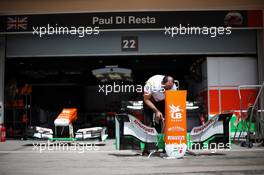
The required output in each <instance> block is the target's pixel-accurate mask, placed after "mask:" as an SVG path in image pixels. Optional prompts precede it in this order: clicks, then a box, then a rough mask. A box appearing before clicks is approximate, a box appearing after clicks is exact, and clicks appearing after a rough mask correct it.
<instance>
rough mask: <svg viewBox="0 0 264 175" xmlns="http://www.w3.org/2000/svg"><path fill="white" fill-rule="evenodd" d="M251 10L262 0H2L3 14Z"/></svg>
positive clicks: (262, 4) (0, 8) (1, 9)
mask: <svg viewBox="0 0 264 175" xmlns="http://www.w3.org/2000/svg"><path fill="white" fill-rule="evenodd" d="M217 9H218V10H223V9H228V10H234V9H236V10H250V9H254V10H256V9H264V2H263V1H262V0H239V1H238V0H232V1H231V0H221V1H212V0H196V1H194V0H143V1H142V0H133V1H124V0H99V1H98V0H97V1H96V0H89V1H87V0H75V1H72V0H46V1H36V0H12V1H10V0H1V2H0V13H4V14H19V13H20V14H21V13H54V12H81V11H82V12H89V11H97V12H100V11H120V10H121V11H133V10H134V11H139V10H217Z"/></svg>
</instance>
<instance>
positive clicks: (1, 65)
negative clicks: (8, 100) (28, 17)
mask: <svg viewBox="0 0 264 175" xmlns="http://www.w3.org/2000/svg"><path fill="white" fill-rule="evenodd" d="M4 72H5V37H4V36H0V124H2V123H4V105H3V104H4Z"/></svg>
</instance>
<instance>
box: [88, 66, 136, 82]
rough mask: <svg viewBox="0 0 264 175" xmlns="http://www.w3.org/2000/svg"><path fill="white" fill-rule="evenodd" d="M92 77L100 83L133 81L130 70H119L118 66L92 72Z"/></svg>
mask: <svg viewBox="0 0 264 175" xmlns="http://www.w3.org/2000/svg"><path fill="white" fill-rule="evenodd" d="M92 73H93V75H94V76H95V77H96V78H97V79H99V80H100V81H101V82H104V83H105V82H109V81H133V79H132V77H131V76H132V75H131V73H132V70H131V69H127V68H120V67H118V65H111V66H105V67H104V68H99V69H94V70H92Z"/></svg>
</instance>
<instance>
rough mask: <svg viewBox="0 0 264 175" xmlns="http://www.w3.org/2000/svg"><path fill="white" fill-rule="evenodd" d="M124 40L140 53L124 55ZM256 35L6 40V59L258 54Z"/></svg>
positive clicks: (154, 34) (108, 34) (161, 33)
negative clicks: (135, 42) (134, 42)
mask: <svg viewBox="0 0 264 175" xmlns="http://www.w3.org/2000/svg"><path fill="white" fill-rule="evenodd" d="M122 36H137V37H138V43H139V44H138V47H139V50H138V51H136V52H135V51H130V52H129V51H126V52H122V51H121V37H122ZM256 43H257V42H256V31H255V30H233V31H232V34H231V35H223V36H219V37H215V38H212V37H209V36H203V35H181V36H177V37H174V38H171V37H168V36H165V35H164V31H129V32H128V31H127V32H124V31H123V32H121V31H119V32H101V33H100V35H99V36H89V37H84V38H79V37H78V36H70V35H65V36H44V37H41V38H40V37H39V36H36V35H34V36H33V35H32V34H19V35H8V36H7V50H6V56H7V57H46V56H73V55H74V56H89V55H133V54H134V55H146V54H150V55H152V54H178V55H182V54H187V55H188V54H256V52H257V51H256Z"/></svg>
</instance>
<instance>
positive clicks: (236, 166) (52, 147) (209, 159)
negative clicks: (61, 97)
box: [0, 140, 264, 175]
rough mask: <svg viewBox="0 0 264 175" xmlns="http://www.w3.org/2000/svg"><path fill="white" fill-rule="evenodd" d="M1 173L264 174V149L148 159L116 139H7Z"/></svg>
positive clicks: (234, 147) (0, 145)
mask: <svg viewBox="0 0 264 175" xmlns="http://www.w3.org/2000/svg"><path fill="white" fill-rule="evenodd" d="M89 143H90V142H89ZM47 145H49V147H48V146H47ZM78 146H79V148H78ZM210 152H212V151H209V150H207V151H198V153H210ZM0 174H1V175H7V174H8V175H9V174H10V175H16V174H19V175H35V174H43V175H44V174H45V175H47V174H49V175H50V174H63V175H73V174H91V175H96V174H115V175H117V174H122V175H126V174H165V175H166V174H197V175H200V174H206V175H210V174H218V175H221V174H236V175H237V174H264V148H263V147H257V146H254V147H253V148H252V149H248V148H242V147H240V146H237V145H232V149H231V150H225V151H223V150H222V151H217V152H216V153H214V154H210V155H200V156H191V155H187V156H185V157H184V158H183V159H176V160H175V159H170V160H168V159H164V158H162V157H160V156H159V155H157V154H156V155H154V156H152V157H151V158H150V159H148V158H147V157H146V156H140V155H139V152H137V151H131V150H123V151H117V150H115V146H114V140H107V141H106V142H105V145H104V144H101V145H91V144H88V142H83V143H82V145H72V146H68V147H67V146H66V145H64V147H63V145H60V146H59V144H57V143H48V144H47V141H29V140H27V141H20V140H7V141H6V142H5V143H0Z"/></svg>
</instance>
